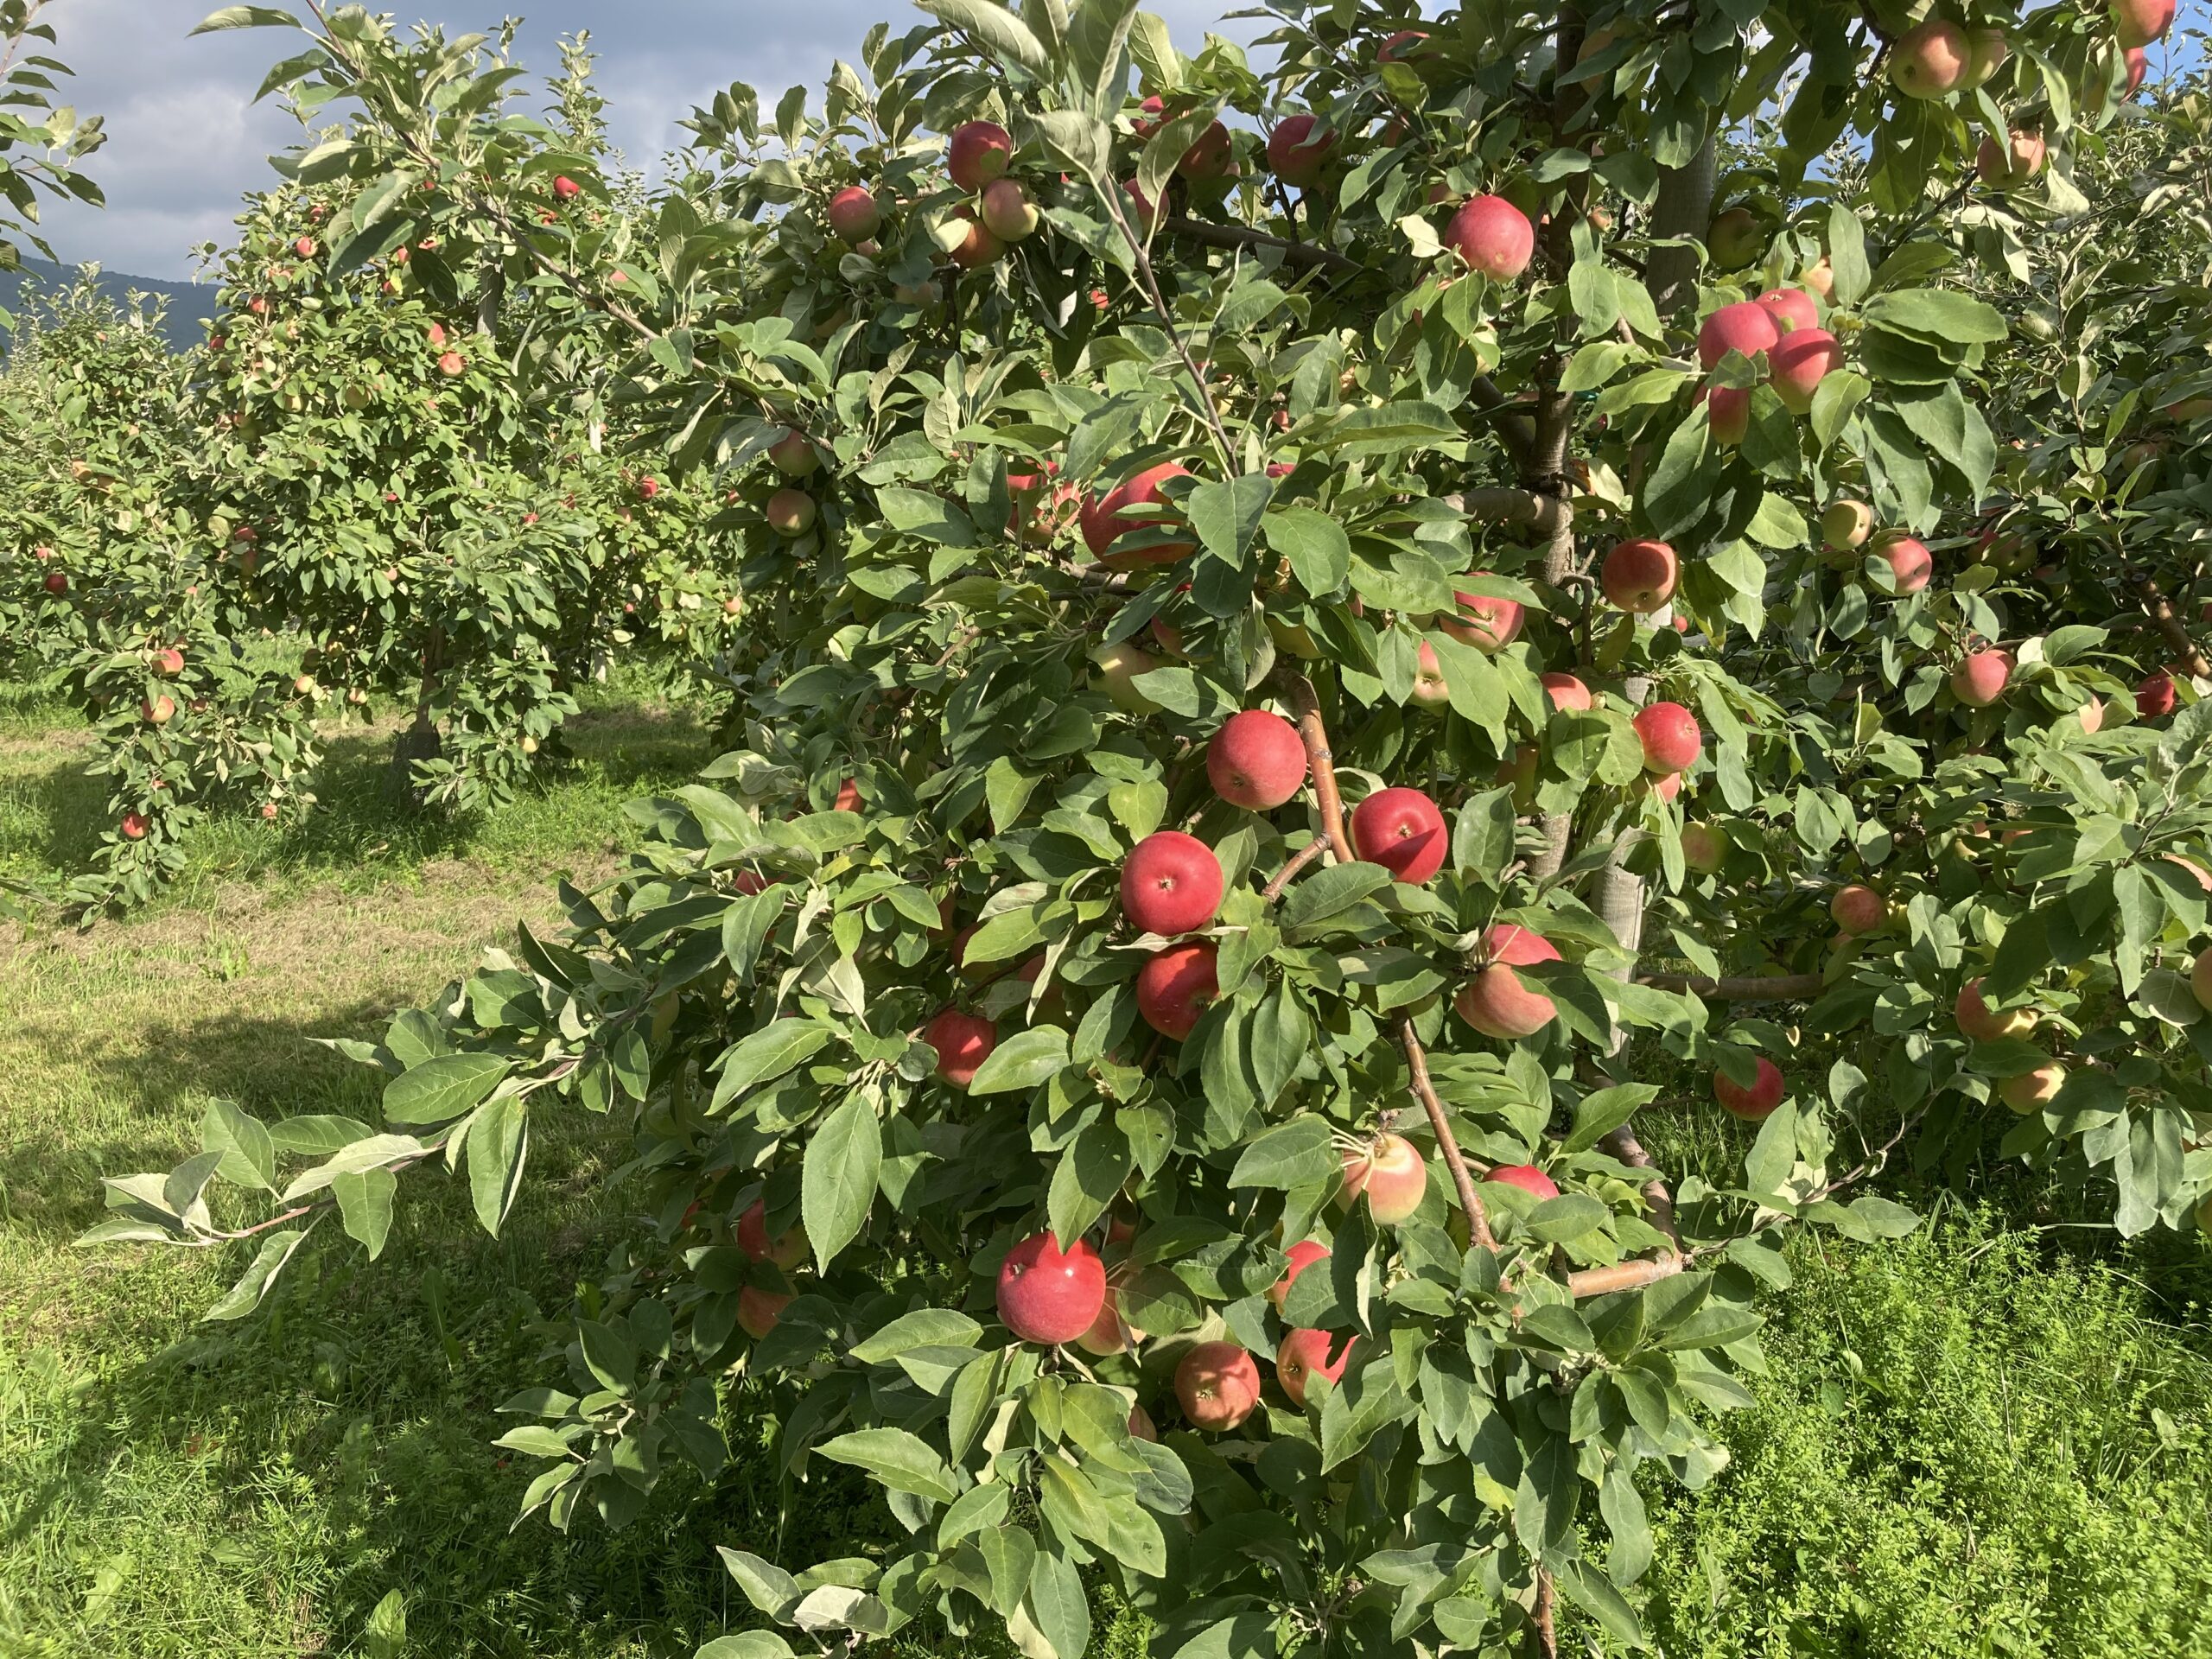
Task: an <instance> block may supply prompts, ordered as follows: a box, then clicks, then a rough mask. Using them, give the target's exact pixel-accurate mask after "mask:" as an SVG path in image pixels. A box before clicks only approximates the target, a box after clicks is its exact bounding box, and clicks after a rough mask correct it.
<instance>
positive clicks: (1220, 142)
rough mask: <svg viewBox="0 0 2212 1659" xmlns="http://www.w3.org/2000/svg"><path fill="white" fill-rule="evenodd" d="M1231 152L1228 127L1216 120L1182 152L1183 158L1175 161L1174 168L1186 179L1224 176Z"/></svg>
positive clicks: (1227, 170) (1227, 172)
mask: <svg viewBox="0 0 2212 1659" xmlns="http://www.w3.org/2000/svg"><path fill="white" fill-rule="evenodd" d="M1232 154H1233V152H1232V151H1231V149H1230V142H1229V129H1228V128H1227V127H1224V125H1222V124H1221V123H1220V122H1218V121H1217V122H1215V123H1214V124H1212V125H1211V126H1210V127H1208V128H1207V129H1206V130H1205V131H1204V132H1202V133H1200V134H1199V135H1198V141H1197V142H1196V143H1193V144H1192V146H1191V147H1190V148H1189V149H1186V150H1185V151H1184V152H1183V159H1182V160H1181V161H1179V162H1176V163H1175V170H1176V171H1177V172H1178V173H1180V174H1181V175H1183V176H1184V177H1185V178H1186V179H1192V180H1198V181H1205V180H1208V179H1220V178H1226V177H1227V176H1228V175H1229V168H1230V160H1231V158H1232Z"/></svg>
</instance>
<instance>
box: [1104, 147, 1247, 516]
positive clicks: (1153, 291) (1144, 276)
mask: <svg viewBox="0 0 2212 1659" xmlns="http://www.w3.org/2000/svg"><path fill="white" fill-rule="evenodd" d="M1121 194H1122V188H1121V186H1119V185H1118V184H1116V183H1114V182H1113V181H1110V180H1109V181H1106V182H1104V183H1103V184H1102V185H1100V186H1099V188H1098V199H1099V200H1100V201H1101V202H1102V203H1103V204H1104V206H1105V208H1106V212H1107V214H1108V216H1109V218H1111V219H1113V221H1114V227H1115V228H1116V230H1118V231H1120V232H1121V233H1122V240H1123V241H1124V242H1126V243H1128V245H1129V251H1130V252H1131V253H1132V254H1134V255H1135V257H1136V262H1137V276H1138V278H1139V279H1140V280H1141V283H1143V286H1144V291H1145V296H1146V297H1147V299H1149V300H1150V301H1151V302H1152V308H1153V309H1154V311H1155V312H1157V313H1158V314H1159V315H1160V321H1162V322H1163V323H1165V324H1166V325H1167V337H1168V338H1169V339H1170V340H1173V341H1174V342H1175V354H1176V356H1178V357H1179V358H1181V359H1183V367H1184V369H1185V372H1187V373H1188V374H1189V375H1190V377H1191V384H1192V386H1194V387H1196V388H1197V390H1198V405H1199V407H1200V408H1202V409H1204V410H1205V416H1206V424H1207V426H1208V427H1209V428H1210V429H1211V430H1212V433H1213V441H1214V444H1215V447H1216V448H1217V449H1218V450H1219V452H1220V454H1221V475H1222V476H1223V477H1224V478H1228V477H1230V476H1231V475H1233V474H1235V472H1236V449H1235V448H1234V447H1233V446H1232V445H1231V444H1230V442H1229V429H1228V428H1227V427H1225V426H1224V425H1223V424H1222V423H1221V411H1220V410H1218V409H1217V408H1215V407H1214V401H1213V388H1212V387H1211V386H1209V385H1206V378H1205V374H1204V373H1202V372H1200V371H1199V368H1198V361H1197V359H1194V358H1193V357H1192V355H1191V347H1190V345H1189V343H1188V342H1187V341H1186V340H1184V338H1183V330H1182V329H1181V327H1179V326H1178V325H1177V323H1176V321H1175V314H1174V312H1173V311H1172V310H1170V309H1169V308H1168V306H1167V299H1166V296H1165V295H1163V294H1162V293H1161V292H1160V279H1159V278H1158V277H1155V276H1154V274H1153V270H1152V254H1151V252H1150V251H1149V250H1148V249H1147V247H1146V245H1145V239H1144V238H1141V237H1140V236H1139V235H1138V234H1137V233H1136V231H1135V228H1134V227H1133V226H1131V225H1130V224H1129V218H1128V214H1127V213H1123V212H1122V203H1121ZM1157 214H1158V209H1157V208H1155V209H1154V219H1153V223H1154V226H1158V224H1159V223H1160V220H1159V218H1158V217H1157Z"/></svg>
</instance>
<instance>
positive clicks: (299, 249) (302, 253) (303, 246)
mask: <svg viewBox="0 0 2212 1659" xmlns="http://www.w3.org/2000/svg"><path fill="white" fill-rule="evenodd" d="M292 251H293V252H294V253H296V254H297V255H299V257H301V258H302V259H312V258H314V257H315V238H313V237H311V236H303V237H302V238H300V239H299V240H298V241H296V242H295V243H293V244H292Z"/></svg>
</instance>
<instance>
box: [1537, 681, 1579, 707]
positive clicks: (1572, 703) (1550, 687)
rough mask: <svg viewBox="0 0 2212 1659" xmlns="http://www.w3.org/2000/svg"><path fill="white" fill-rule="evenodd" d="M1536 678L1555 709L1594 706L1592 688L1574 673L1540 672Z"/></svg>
mask: <svg viewBox="0 0 2212 1659" xmlns="http://www.w3.org/2000/svg"><path fill="white" fill-rule="evenodd" d="M1536 679H1537V683H1538V684H1540V685H1541V686H1542V687H1543V688H1544V695H1545V696H1548V697H1549V698H1550V699H1551V700H1552V707H1553V708H1554V709H1588V708H1590V707H1592V697H1591V696H1590V688H1589V687H1588V686H1586V685H1585V684H1583V683H1582V682H1581V681H1580V680H1578V679H1576V678H1575V677H1574V676H1573V675H1572V674H1540V675H1538V676H1537V677H1536Z"/></svg>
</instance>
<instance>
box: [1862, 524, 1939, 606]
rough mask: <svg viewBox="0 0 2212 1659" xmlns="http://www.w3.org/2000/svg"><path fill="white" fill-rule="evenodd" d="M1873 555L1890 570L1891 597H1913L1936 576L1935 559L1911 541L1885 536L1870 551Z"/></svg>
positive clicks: (1920, 545) (1925, 546) (1921, 546)
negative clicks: (1895, 594)
mask: <svg viewBox="0 0 2212 1659" xmlns="http://www.w3.org/2000/svg"><path fill="white" fill-rule="evenodd" d="M1874 555H1875V556H1876V557H1877V558H1879V559H1881V560H1883V561H1884V562H1885V563H1887V564H1888V565H1889V567H1890V589H1891V592H1892V593H1897V594H1916V593H1918V592H1919V591H1920V590H1921V589H1922V588H1925V587H1926V586H1927V585H1928V582H1929V577H1931V576H1933V575H1935V574H1936V556H1935V555H1934V554H1932V553H1930V552H1929V550H1928V548H1927V544H1926V543H1923V542H1921V541H1920V540H1918V539H1917V538H1916V537H1910V536H1905V535H1896V536H1885V537H1883V538H1882V540H1881V542H1880V543H1879V544H1878V546H1877V547H1876V548H1875V549H1874Z"/></svg>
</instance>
